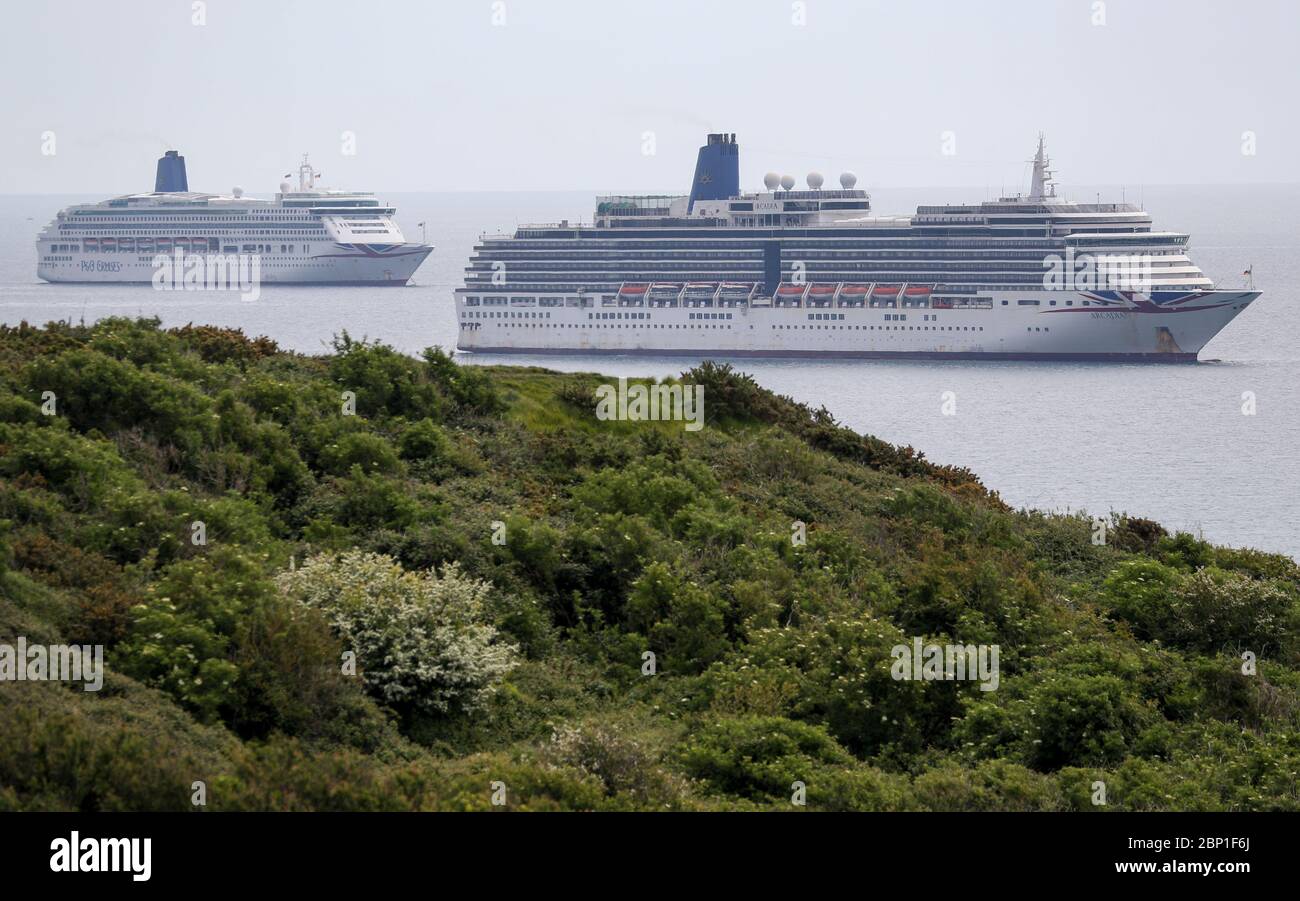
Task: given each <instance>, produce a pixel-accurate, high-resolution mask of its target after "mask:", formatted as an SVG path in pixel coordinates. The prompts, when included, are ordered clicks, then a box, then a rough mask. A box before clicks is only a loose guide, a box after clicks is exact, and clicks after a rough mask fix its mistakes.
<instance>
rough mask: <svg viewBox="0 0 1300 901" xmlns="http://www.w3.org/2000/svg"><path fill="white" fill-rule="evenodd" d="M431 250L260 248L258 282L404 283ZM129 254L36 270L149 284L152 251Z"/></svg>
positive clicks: (71, 280) (72, 278) (70, 279)
mask: <svg viewBox="0 0 1300 901" xmlns="http://www.w3.org/2000/svg"><path fill="white" fill-rule="evenodd" d="M431 251H432V248H431V247H429V246H428V245H425V244H407V245H402V246H399V247H397V248H395V249H394V250H392V251H389V252H386V253H384V254H383V255H377V254H374V253H367V252H365V251H362V250H357V251H342V250H339V249H337V248H335V249H332V250H331V251H330V252H329V253H320V254H314V255H311V256H301V255H298V256H294V255H289V254H269V253H263V254H262V255H261V258H260V269H259V284H262V285H374V286H397V287H400V286H402V285H405V284H407V283H408V282H409V281H410V280H411V277H412V276H413V275H414V274H415V271H416V270H417V269H419V268H420V264H421V263H423V262H424V260H425V258H426V257H427V256H428V255H429V253H430V252H431ZM115 256H122V257H128V259H105V258H104V257H105V255H104V254H86V253H71V254H58V255H53V258H48V257H43V258H42V259H41V260H40V262H39V265H38V266H37V271H36V274H37V275H38V276H39V277H40V278H41V279H43V280H44V281H47V282H53V283H56V284H151V283H153V282H154V272H155V266H154V263H153V260H152V258H151V257H147V256H146V257H141V256H139V255H136V254H118V255H115Z"/></svg>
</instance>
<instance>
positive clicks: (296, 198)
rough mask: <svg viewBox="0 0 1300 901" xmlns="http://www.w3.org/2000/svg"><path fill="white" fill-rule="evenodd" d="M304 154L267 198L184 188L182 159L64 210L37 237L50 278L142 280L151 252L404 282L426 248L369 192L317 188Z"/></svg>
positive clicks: (168, 159) (346, 281)
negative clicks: (147, 184) (140, 186)
mask: <svg viewBox="0 0 1300 901" xmlns="http://www.w3.org/2000/svg"><path fill="white" fill-rule="evenodd" d="M318 177H319V173H318V172H316V171H315V170H314V169H313V168H312V166H311V164H310V163H308V162H307V158H306V157H305V156H304V157H303V161H302V165H301V166H300V167H299V169H298V189H297V190H291V189H290V186H289V183H288V182H283V183H282V184H281V185H280V193H278V194H276V195H275V200H254V199H252V198H249V197H244V196H243V191H242V190H240V189H239V188H235V189H234V190H233V191H232V192H231V194H230V196H223V195H220V194H200V193H196V192H193V191H190V190H189V184H188V180H187V178H186V175H185V157H183V156H179V155H178V154H177V153H176V151H174V150H169V151H167V153H166V154H165V155H164V156H163V157H162V159H160V160H158V171H157V177H156V179H155V182H154V189H153V191H152V192H151V193H147V194H127V195H126V196H124V197H116V198H114V199H112V200H105V201H103V202H101V203H90V204H79V205H77V206H71V207H68V208H67V209H65V210H63V211H62V212H60V213H59V214H58V216H57V217H56V218H55V219H54V221H53V222H51V223H50V224H49V225H47V226H46V227H45V229H44V230H43V231H42V232H41V234H40V236H39V237H38V238H37V242H36V249H37V257H38V263H37V270H36V272H37V275H39V276H40V277H41V278H43V279H45V280H46V281H48V282H149V281H152V280H153V274H154V271H155V264H156V258H157V257H158V255H159V254H162V255H165V256H167V257H171V256H173V255H174V254H176V252H177V251H179V252H180V253H181V254H183V255H189V254H201V255H204V256H207V255H217V254H222V255H227V256H228V255H234V254H243V255H246V256H247V255H254V254H255V255H257V257H258V259H259V265H260V276H261V281H262V282H264V283H277V284H298V283H310V284H318V285H319V284H326V285H405V284H406V283H407V281H409V280H410V278H411V275H412V274H413V273H414V272H415V270H416V269H418V268H419V266H420V264H421V263H422V262H424V258H425V257H427V256H428V255H429V251H431V250H432V249H433V248H432V247H431V246H429V245H428V244H413V243H409V242H407V241H406V240H405V239H404V238H403V237H402V232H401V230H400V229H399V228H398V227H397V223H396V222H394V221H393V215H394V213H395V210H394V209H393V207H389V206H381V205H380V203H379V201H378V200H376V199H375V196H374V195H373V194H367V193H354V192H350V191H326V190H317V189H316V179H317V178H318Z"/></svg>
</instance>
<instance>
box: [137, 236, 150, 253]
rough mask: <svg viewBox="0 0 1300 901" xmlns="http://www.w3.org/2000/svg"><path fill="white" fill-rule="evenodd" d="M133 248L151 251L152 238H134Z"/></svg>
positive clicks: (141, 251)
mask: <svg viewBox="0 0 1300 901" xmlns="http://www.w3.org/2000/svg"><path fill="white" fill-rule="evenodd" d="M135 249H136V250H138V251H139V252H140V253H153V250H154V246H153V238H136V239H135Z"/></svg>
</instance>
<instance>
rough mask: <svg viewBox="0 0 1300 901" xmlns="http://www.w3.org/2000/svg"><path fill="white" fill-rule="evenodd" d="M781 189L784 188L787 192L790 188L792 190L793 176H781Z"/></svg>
mask: <svg viewBox="0 0 1300 901" xmlns="http://www.w3.org/2000/svg"><path fill="white" fill-rule="evenodd" d="M781 187H783V188H785V189H786V190H787V191H788V190H790V189H791V188H793V187H794V176H793V175H782V176H781Z"/></svg>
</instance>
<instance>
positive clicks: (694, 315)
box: [455, 134, 1259, 361]
mask: <svg viewBox="0 0 1300 901" xmlns="http://www.w3.org/2000/svg"><path fill="white" fill-rule="evenodd" d="M1032 163H1033V169H1032V176H1031V180H1030V186H1029V191H1028V193H1026V194H1023V195H1017V196H1014V197H1004V198H1001V199H999V200H996V201H989V202H984V203H979V204H954V205H929V206H921V207H918V208H917V210H916V213H915V214H914V215H910V216H879V215H876V214H875V213H873V211H872V209H871V198H870V196H869V195H868V194H867V192H866V191H864V190H862V189H860V188H858V187H857V179H856V177H855V176H854V175H853V174H852V173H844V174H843V175H842V176H841V177H840V179H839V187H838V188H827V187H825V185H824V179H823V178H822V176H821V175H820V174H818V173H815V172H814V173H810V174H809V176H808V179H807V189H806V190H795V181H794V179H793V178H792V177H790V176H788V175H787V176H778V175H777V174H776V173H768V175H767V176H766V177H765V179H764V185H765V190H763V191H760V192H756V193H742V192H741V191H740V190H739V148H738V145H737V143H736V140H735V135H730V134H712V135H709V136H708V142H707V143H706V144H705V145H704V146H703V147H701V148H700V152H699V158H698V161H697V164H696V174H695V179H694V181H693V183H692V188H691V193H690V194H689V195H680V196H679V195H649V196H631V195H629V196H607V197H600V198H598V199H597V204H596V210H595V215H594V218H593V221H592V223H590V224H570V223H567V222H563V223H559V224H557V225H537V226H524V227H521V228H518V229H517V230H516V231H515V232H514V233H513V234H508V235H493V236H484V237H483V238H482V239H481V240H480V242H479V243H478V245H477V246H476V247H475V250H474V254H473V257H472V258H471V260H470V264H469V267H468V268H467V270H466V277H465V284H464V286H463V287H462V288H459V289H457V290H456V292H455V302H456V315H457V318H458V320H459V336H460V337H459V347H460V349H462V350H470V351H489V352H490V351H497V352H515V353H620V354H623V353H649V354H686V355H691V356H700V355H717V356H807V355H812V356H859V357H876V356H901V357H927V356H938V357H958V358H981V359H1036V358H1075V359H1118V360H1158V361H1188V360H1194V359H1196V354H1197V353H1198V352H1199V351H1200V349H1201V348H1202V347H1204V346H1205V344H1206V343H1207V342H1208V341H1209V340H1210V339H1211V338H1212V337H1213V336H1214V335H1215V334H1216V333H1217V332H1218V331H1219V330H1220V329H1222V328H1223V327H1224V326H1225V325H1226V324H1227V323H1228V322H1229V321H1231V320H1232V318H1233V317H1235V316H1236V315H1237V314H1238V313H1240V312H1241V311H1242V310H1243V309H1245V308H1246V306H1247V305H1248V304H1250V303H1251V302H1252V301H1254V300H1255V298H1256V297H1258V296H1259V292H1256V291H1254V290H1245V289H1243V290H1223V289H1216V288H1215V287H1214V285H1213V283H1212V282H1211V280H1210V279H1208V278H1207V277H1206V276H1205V275H1204V273H1202V272H1201V270H1200V269H1199V268H1198V267H1197V266H1196V265H1195V264H1194V263H1193V262H1192V261H1191V259H1190V258H1189V257H1188V253H1187V244H1188V236H1187V235H1185V234H1182V233H1179V232H1172V231H1162V230H1158V229H1156V228H1155V227H1154V225H1153V223H1152V220H1151V217H1150V216H1149V215H1148V214H1147V213H1146V212H1144V211H1143V210H1141V209H1140V208H1138V207H1137V206H1134V205H1132V204H1127V203H1076V202H1072V201H1068V200H1065V199H1062V198H1060V197H1058V196H1057V194H1056V187H1055V183H1054V181H1053V173H1052V169H1051V164H1050V160H1049V158H1048V156H1047V152H1046V147H1045V143H1044V141H1043V139H1042V138H1041V137H1040V139H1039V144H1038V150H1037V153H1036V154H1035V156H1034V159H1033V160H1032Z"/></svg>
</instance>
